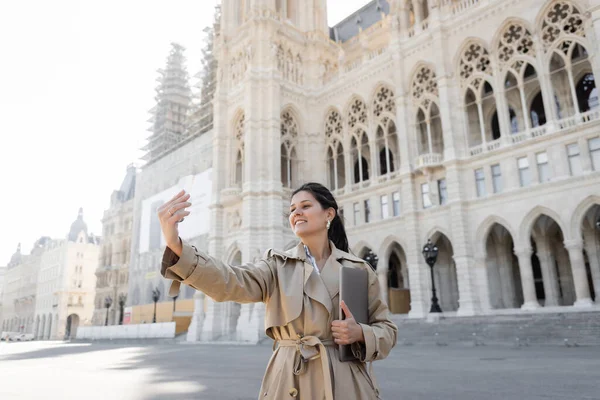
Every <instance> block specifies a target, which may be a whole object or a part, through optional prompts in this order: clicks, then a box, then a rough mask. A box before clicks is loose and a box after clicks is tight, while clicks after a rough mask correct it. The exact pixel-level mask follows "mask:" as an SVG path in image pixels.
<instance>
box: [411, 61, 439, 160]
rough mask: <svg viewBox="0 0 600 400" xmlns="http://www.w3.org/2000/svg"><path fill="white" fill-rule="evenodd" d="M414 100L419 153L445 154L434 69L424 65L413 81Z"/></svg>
mask: <svg viewBox="0 0 600 400" xmlns="http://www.w3.org/2000/svg"><path fill="white" fill-rule="evenodd" d="M412 100H413V106H414V107H415V109H416V112H417V116H416V132H417V149H418V153H419V155H424V154H432V153H436V154H443V152H444V138H443V132H442V121H441V118H440V111H439V108H438V106H437V104H438V103H439V92H438V85H437V78H436V75H435V72H434V71H433V69H432V68H431V67H429V66H422V67H421V68H419V69H418V70H417V73H416V74H415V76H414V78H413V82H412Z"/></svg>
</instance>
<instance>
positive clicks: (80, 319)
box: [2, 209, 100, 339]
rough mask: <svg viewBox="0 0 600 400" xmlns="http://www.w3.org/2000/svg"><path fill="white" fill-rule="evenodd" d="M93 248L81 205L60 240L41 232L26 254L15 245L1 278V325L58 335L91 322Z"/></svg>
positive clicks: (43, 336)
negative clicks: (2, 282) (3, 276)
mask: <svg viewBox="0 0 600 400" xmlns="http://www.w3.org/2000/svg"><path fill="white" fill-rule="evenodd" d="M99 248H100V238H99V237H98V236H95V235H93V234H91V233H88V231H87V225H86V223H85V222H84V220H83V210H82V209H80V210H79V214H78V216H77V219H76V220H75V221H74V222H73V223H72V224H71V229H70V230H69V233H68V235H67V236H66V238H65V239H51V238H49V237H41V238H40V239H38V240H37V241H36V242H35V243H34V246H33V249H32V250H31V254H28V255H23V254H21V246H20V245H19V246H18V248H17V251H16V252H15V253H14V254H13V256H12V258H11V261H10V262H9V264H8V266H7V271H6V275H5V279H4V293H3V301H2V304H3V305H2V309H3V313H2V318H3V321H2V326H3V330H10V331H19V332H24V333H32V334H34V336H35V337H36V338H37V339H64V338H69V337H72V336H73V335H74V334H75V332H76V330H77V326H79V325H80V324H84V325H89V324H91V319H92V315H93V311H94V288H95V284H96V277H95V275H94V272H95V270H96V266H97V263H98V254H99Z"/></svg>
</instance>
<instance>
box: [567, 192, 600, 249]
mask: <svg viewBox="0 0 600 400" xmlns="http://www.w3.org/2000/svg"><path fill="white" fill-rule="evenodd" d="M595 205H598V206H600V196H599V195H595V194H593V195H590V196H588V197H586V198H585V199H583V200H582V201H581V202H580V203H579V204H578V205H577V207H576V208H575V209H574V210H573V213H572V214H571V218H569V221H570V229H569V231H568V232H566V231H564V230H563V232H565V233H566V234H567V235H568V237H569V238H570V239H577V240H579V239H582V238H581V227H582V225H583V218H584V217H585V215H586V214H587V212H588V211H589V209H590V208H592V207H593V206H595Z"/></svg>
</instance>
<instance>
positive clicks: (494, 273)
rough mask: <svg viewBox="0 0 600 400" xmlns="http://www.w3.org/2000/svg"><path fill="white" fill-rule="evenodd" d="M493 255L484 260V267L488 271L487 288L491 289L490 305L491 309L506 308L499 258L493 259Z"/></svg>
mask: <svg viewBox="0 0 600 400" xmlns="http://www.w3.org/2000/svg"><path fill="white" fill-rule="evenodd" d="M493 256H494V255H493V254H489V253H488V256H487V258H486V259H485V260H484V267H485V269H486V271H487V274H486V275H487V278H488V281H487V282H486V283H485V286H486V287H488V288H489V295H488V297H489V300H488V302H489V304H490V308H504V303H503V301H502V300H503V295H502V289H503V288H502V283H503V281H502V278H501V276H500V263H499V260H498V257H497V256H496V257H493Z"/></svg>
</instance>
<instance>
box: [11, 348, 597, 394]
mask: <svg viewBox="0 0 600 400" xmlns="http://www.w3.org/2000/svg"><path fill="white" fill-rule="evenodd" d="M270 355H271V346H270V344H263V345H258V346H235V345H200V344H186V343H181V344H149V345H127V344H111V343H93V344H90V343H66V342H48V341H46V342H26V343H4V342H0V399H2V400H12V399H18V400H29V399H45V400H48V399H61V400H64V399H67V400H68V399H86V400H88V399H89V400H95V399H111V400H120V399H126V400H158V399H169V400H179V399H186V400H187V399H211V400H212V399H218V400H250V399H256V398H257V397H258V391H259V388H260V382H261V378H262V375H263V372H264V370H265V367H266V365H267V361H268V359H269V357H270ZM374 365H375V374H376V377H377V381H378V383H379V385H380V387H381V392H382V397H383V398H384V399H401V400H425V399H427V400H430V399H431V400H437V399H440V400H441V399H443V400H470V399H473V400H530V399H531V400H537V399H539V400H542V399H543V400H551V399H556V400H559V399H560V400H579V399H586V400H592V399H594V400H598V399H600V347H562V346H546V347H544V346H530V347H512V346H503V347H502V346H495V347H492V346H478V347H475V346H436V345H432V346H403V345H398V346H397V347H396V348H395V349H394V350H393V351H392V353H391V355H390V356H389V357H388V358H387V359H386V360H383V361H378V362H376V363H375V364H374ZM305 400H312V399H305ZM340 400H343V399H340Z"/></svg>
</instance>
